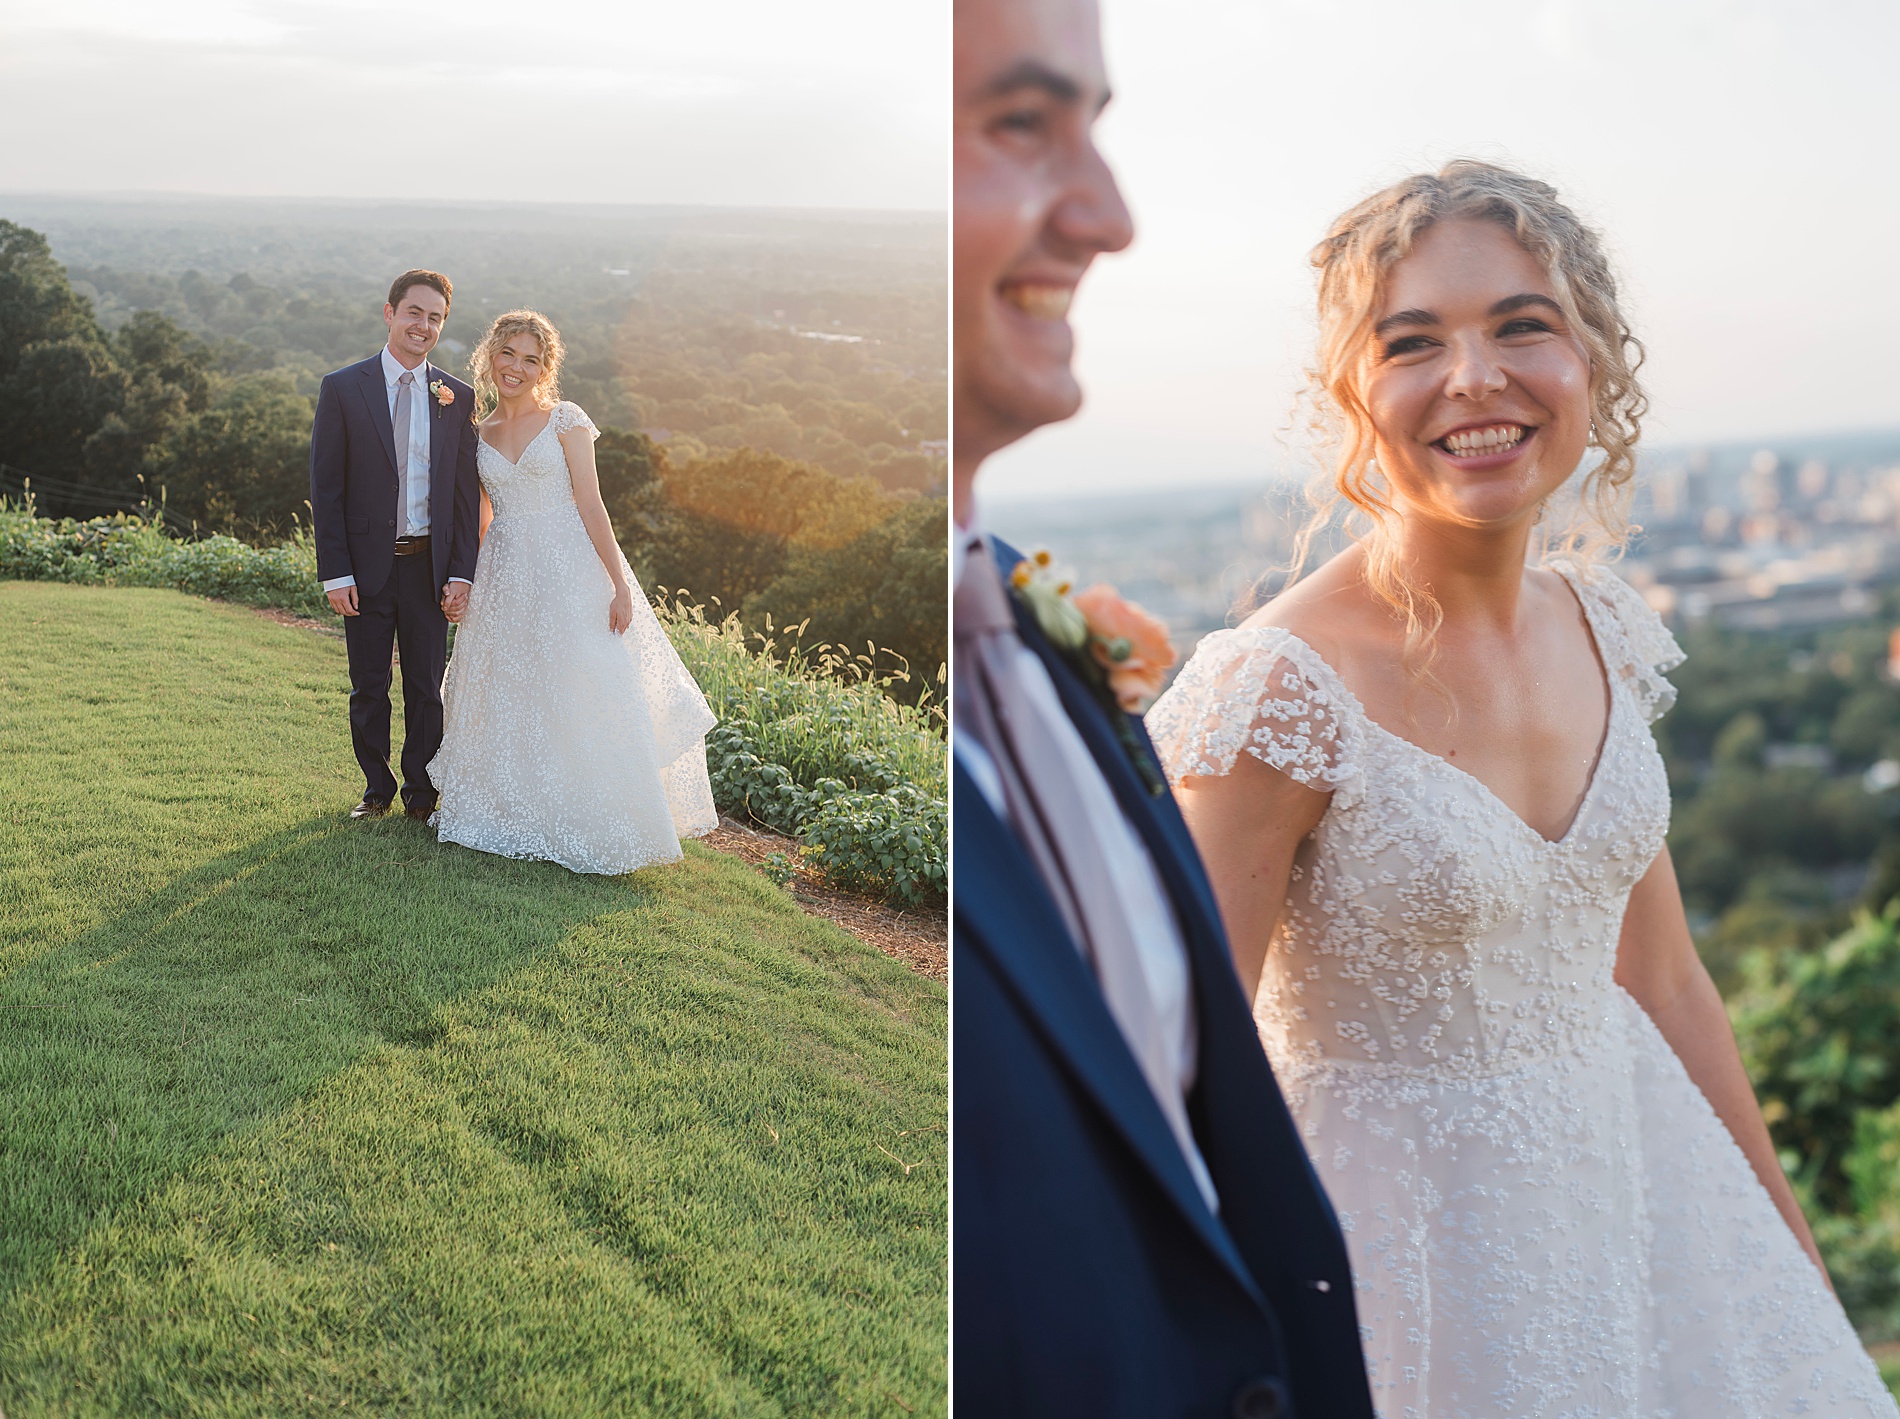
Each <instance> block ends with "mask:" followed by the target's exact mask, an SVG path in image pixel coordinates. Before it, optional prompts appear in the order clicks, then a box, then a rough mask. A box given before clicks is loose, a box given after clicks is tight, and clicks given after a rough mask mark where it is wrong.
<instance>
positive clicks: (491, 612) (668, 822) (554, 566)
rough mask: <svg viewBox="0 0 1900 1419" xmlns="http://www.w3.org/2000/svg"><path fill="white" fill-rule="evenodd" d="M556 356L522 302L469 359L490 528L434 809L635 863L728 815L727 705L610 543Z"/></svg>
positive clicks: (607, 866)
mask: <svg viewBox="0 0 1900 1419" xmlns="http://www.w3.org/2000/svg"><path fill="white" fill-rule="evenodd" d="M561 355H562V347H561V337H560V335H559V333H557V332H556V330H555V329H554V326H553V325H552V324H550V323H549V322H548V320H547V319H546V318H545V317H544V316H541V315H539V314H537V313H535V312H534V311H531V310H517V311H511V312H509V313H508V314H507V315H503V316H500V317H498V318H497V319H496V321H495V323H494V325H493V326H492V327H490V329H489V331H488V333H487V334H486V335H485V336H483V337H482V341H481V343H480V344H479V345H478V346H477V347H476V349H475V353H474V354H473V355H472V356H471V357H470V361H469V366H470V371H471V373H472V374H473V375H474V379H475V387H476V391H477V395H478V397H479V399H480V400H481V402H482V403H483V404H485V405H492V406H493V412H492V413H491V414H489V416H488V417H487V418H486V419H484V420H483V421H482V423H481V425H480V433H481V443H480V447H479V448H478V449H477V452H476V458H477V462H476V467H477V469H478V471H479V473H480V475H481V482H482V522H483V526H484V531H483V536H482V545H481V556H480V559H479V561H478V562H477V564H476V568H475V581H474V585H473V586H472V587H470V589H469V591H468V594H467V605H466V608H465V609H464V610H463V611H462V613H461V616H460V619H459V622H458V626H457V630H456V637H455V656H454V659H453V660H451V661H450V662H449V670H448V677H447V679H446V680H445V681H444V683H443V691H442V695H443V731H442V748H441V751H440V753H438V754H437V756H436V758H435V759H434V761H433V762H432V763H431V764H430V765H429V777H430V780H431V782H433V783H435V784H436V785H437V786H438V788H440V790H441V799H440V802H439V805H438V807H437V809H436V814H435V816H434V817H433V818H432V819H431V820H430V822H431V823H432V824H434V826H435V828H436V830H437V835H438V836H439V837H440V839H441V840H442V841H444V842H455V843H461V844H462V845H463V846H465V847H472V848H477V849H479V850H481V851H483V852H493V853H499V854H501V855H502V856H504V857H532V858H544V859H546V860H548V861H550V862H558V863H560V864H561V865H562V866H564V867H567V868H570V869H572V870H573V871H575V872H606V873H619V872H631V871H633V870H634V869H635V868H638V867H645V866H647V865H649V864H651V863H656V862H672V861H675V860H677V859H678V858H679V857H680V855H681V853H680V839H681V838H683V837H698V836H700V835H701V834H703V833H707V832H710V831H711V830H712V829H713V828H714V827H715V826H717V824H718V821H719V819H718V814H717V813H716V812H715V811H714V808H713V801H712V789H711V786H710V785H709V784H708V782H707V776H706V743H705V739H706V733H707V731H708V730H710V729H711V728H712V726H713V723H714V720H713V715H712V712H711V710H709V709H708V708H707V707H706V701H705V698H704V697H703V696H702V695H701V694H700V692H699V687H698V686H697V685H696V684H694V682H693V678H692V676H691V675H690V674H688V673H687V670H686V667H685V665H684V664H682V663H681V661H680V658H679V655H678V653H677V652H675V651H674V649H673V646H672V643H671V642H670V641H668V640H667V638H666V633H665V632H664V631H663V630H662V629H661V628H660V623H659V620H658V618H657V617H656V616H655V615H654V614H653V608H652V607H650V606H649V605H648V604H647V600H646V597H645V596H644V595H643V594H642V593H641V591H640V587H639V585H638V583H636V582H635V581H634V578H633V573H632V571H631V570H630V569H629V568H628V566H627V561H626V558H625V557H623V556H622V555H621V553H620V548H619V546H618V545H617V544H616V543H615V541H614V535H613V528H612V526H611V525H610V524H609V522H608V520H607V509H606V508H605V506H604V505H603V504H602V502H601V497H600V479H599V475H598V473H597V472H596V470H595V467H594V440H595V439H596V438H598V437H599V436H600V431H599V430H598V429H596V428H595V427H594V425H593V422H592V421H591V420H590V419H588V417H587V415H586V414H584V413H582V412H581V410H580V408H579V406H577V405H574V404H568V403H564V402H561V401H560V382H559V381H560V368H561ZM491 517H492V521H491ZM445 609H453V608H445Z"/></svg>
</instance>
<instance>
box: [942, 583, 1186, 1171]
mask: <svg viewBox="0 0 1900 1419" xmlns="http://www.w3.org/2000/svg"><path fill="white" fill-rule="evenodd" d="M954 610H955V615H954V620H953V638H952V639H953V651H954V654H955V657H956V664H955V666H954V679H953V682H952V683H953V689H954V694H955V708H956V712H957V727H958V728H959V729H961V730H965V731H967V732H969V733H970V734H971V735H972V736H973V737H974V738H975V739H976V741H977V742H978V743H979V744H981V745H982V746H983V747H984V749H986V750H987V751H988V752H989V755H990V757H991V758H992V759H993V760H994V761H995V763H996V771H997V775H998V777H999V778H1000V779H1001V780H1002V783H1003V801H1004V804H1005V807H1006V810H1007V812H1008V815H1009V820H1010V823H1011V825H1012V826H1013V827H1014V828H1015V829H1016V831H1017V834H1018V835H1019V836H1020V837H1021V838H1022V840H1023V844H1024V846H1026V847H1027V848H1028V849H1029V856H1030V859H1031V860H1032V861H1033V862H1034V863H1035V866H1036V869H1037V871H1038V872H1039V873H1040V874H1041V876H1042V880H1043V882H1044V883H1045V884H1046V885H1047V886H1048V888H1049V893H1050V895H1051V896H1052V897H1054V898H1055V903H1056V906H1057V908H1058V909H1059V910H1060V911H1061V913H1062V916H1063V918H1064V920H1065V921H1067V923H1068V926H1069V931H1070V934H1071V935H1072V936H1073V937H1074V938H1075V941H1076V943H1077V944H1078V945H1079V946H1080V947H1081V948H1082V952H1083V954H1084V956H1086V957H1087V959H1088V961H1089V964H1090V965H1091V966H1093V967H1094V971H1095V977H1096V979H1097V980H1098V981H1100V982H1101V986H1102V994H1103V996H1104V997H1106V999H1107V1001H1108V1010H1109V1014H1111V1015H1113V1016H1114V1017H1115V1023H1116V1024H1117V1025H1119V1026H1120V1027H1121V1032H1122V1036H1123V1038H1125V1039H1126V1040H1127V1041H1128V1048H1129V1049H1130V1051H1132V1052H1133V1054H1134V1056H1135V1062H1136V1063H1137V1064H1139V1065H1140V1066H1141V1072H1142V1074H1143V1075H1144V1076H1145V1077H1146V1078H1147V1080H1148V1087H1149V1089H1150V1090H1151V1091H1152V1092H1153V1094H1154V1096H1155V1101H1156V1102H1157V1103H1159V1104H1160V1105H1161V1112H1162V1113H1163V1114H1164V1115H1165V1116H1166V1117H1167V1120H1168V1126H1169V1127H1170V1128H1171V1129H1172V1130H1173V1131H1174V1136H1175V1138H1176V1140H1177V1141H1178V1142H1179V1143H1180V1145H1181V1151H1182V1154H1183V1156H1184V1157H1186V1158H1198V1157H1199V1152H1198V1150H1197V1149H1196V1147H1195V1144H1194V1130H1193V1127H1192V1126H1191V1125H1190V1124H1189V1122H1188V1116H1187V1105H1186V1103H1185V1102H1184V1101H1183V1100H1182V1097H1181V1078H1180V1075H1179V1073H1178V1070H1177V1066H1176V1063H1175V1061H1174V1060H1173V1058H1172V1057H1171V1055H1170V1052H1169V1049H1168V1042H1167V1037H1166V1033H1165V1031H1164V1030H1163V1029H1162V1025H1161V1017H1160V1014H1159V1012H1157V1011H1156V1009H1155V1005H1154V997H1153V995H1152V994H1151V993H1150V992H1149V989H1148V977H1147V976H1146V975H1145V974H1144V973H1143V971H1142V968H1141V953H1140V947H1139V946H1138V945H1137V943H1136V941H1135V938H1134V933H1133V932H1132V931H1131V930H1130V929H1129V925H1128V918H1127V915H1126V914H1125V912H1124V911H1123V909H1122V903H1121V897H1120V895H1119V893H1117V892H1116V890H1115V885H1114V882H1113V880H1112V878H1111V875H1110V872H1109V866H1108V859H1107V858H1106V857H1105V856H1104V855H1103V852H1102V847H1101V843H1100V841H1099V840H1098V839H1097V837H1096V836H1095V834H1094V833H1093V832H1092V831H1090V825H1089V822H1088V810H1087V808H1086V807H1085V806H1084V800H1083V798H1082V795H1081V793H1080V792H1079V791H1078V790H1077V788H1076V785H1075V782H1074V780H1073V779H1072V778H1071V777H1070V776H1069V772H1068V767H1067V765H1068V758H1067V756H1066V755H1065V754H1064V752H1063V749H1062V746H1061V744H1059V743H1058V742H1057V740H1056V737H1055V734H1054V732H1053V731H1052V730H1051V729H1050V728H1049V726H1048V725H1047V724H1045V723H1044V722H1043V718H1042V716H1041V715H1040V714H1039V713H1037V711H1036V705H1035V702H1034V701H1033V700H1031V699H1030V697H1029V695H1028V692H1027V691H1026V690H1025V689H1024V687H1023V683H1022V671H1021V660H1020V657H1021V655H1022V653H1023V643H1022V639H1021V637H1019V636H1018V635H1017V633H1016V619H1015V616H1014V615H1013V614H1012V613H1011V611H1010V606H1009V594H1008V592H1006V591H1005V590H1004V589H1003V581H1002V576H1001V574H1000V573H999V572H998V571H997V568H996V559H995V558H994V557H992V556H991V555H990V552H989V549H988V547H986V546H978V547H977V548H976V549H975V550H974V551H973V552H972V553H971V554H970V556H969V558H968V559H967V560H966V561H965V563H964V566H963V574H962V576H960V577H959V578H958V580H957V591H956V600H955V607H954ZM1192 1170H1193V1169H1192V1165H1191V1164H1190V1171H1192ZM1198 1182H1199V1179H1198V1178H1197V1183H1198ZM1209 1203H1210V1205H1212V1203H1213V1199H1211V1198H1210V1199H1209Z"/></svg>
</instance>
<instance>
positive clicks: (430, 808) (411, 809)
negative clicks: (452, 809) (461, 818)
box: [402, 798, 436, 823]
mask: <svg viewBox="0 0 1900 1419" xmlns="http://www.w3.org/2000/svg"><path fill="white" fill-rule="evenodd" d="M435 803H436V801H435V799H433V798H416V799H411V800H410V801H409V802H408V803H405V804H403V806H402V811H403V812H405V813H407V814H408V815H409V816H410V817H411V818H414V819H415V820H416V821H417V822H418V823H427V822H428V821H429V818H430V816H431V815H432V814H434V812H435Z"/></svg>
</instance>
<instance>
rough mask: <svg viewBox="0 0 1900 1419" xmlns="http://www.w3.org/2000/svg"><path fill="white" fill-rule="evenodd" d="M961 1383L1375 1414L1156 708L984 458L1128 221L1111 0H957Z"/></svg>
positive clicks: (1051, 375) (1203, 1411)
mask: <svg viewBox="0 0 1900 1419" xmlns="http://www.w3.org/2000/svg"><path fill="white" fill-rule="evenodd" d="M955 15H956V18H955V65H954V70H953V74H954V80H953V82H954V103H955V120H954V154H955V177H956V194H955V208H956V216H955V235H954V247H955V266H956V272H955V292H956V294H955V298H954V318H955V329H956V337H955V338H956V344H955V351H956V353H955V375H954V386H955V389H954V392H955V410H956V442H955V456H956V465H955V486H954V493H955V500H956V502H955V512H956V519H957V525H958V529H959V530H958V533H957V549H956V556H955V557H954V558H953V562H954V564H955V566H956V569H957V570H956V577H957V583H956V598H955V614H954V640H955V656H956V660H955V695H956V701H955V711H956V729H955V737H954V743H955V783H956V788H955V798H954V803H955V825H954V829H953V831H954V842H955V844H956V849H955V851H956V867H955V871H956V879H955V928H954V937H953V942H954V945H953V948H952V949H953V961H954V964H953V967H952V969H953V973H954V974H953V979H954V980H955V992H956V1010H955V1013H954V1017H953V1026H952V1029H953V1055H952V1058H953V1059H954V1061H955V1072H954V1079H953V1094H952V1097H953V1099H954V1101H955V1118H954V1120H953V1126H952V1136H953V1138H954V1139H955V1154H954V1157H955V1175H954V1184H953V1185H954V1197H955V1206H956V1230H955V1244H954V1252H953V1256H952V1263H951V1264H952V1273H953V1276H954V1287H953V1294H954V1296H955V1316H954V1319H953V1329H952V1334H953V1336H954V1353H953V1356H952V1366H953V1370H952V1385H953V1393H954V1395H955V1397H956V1401H957V1405H958V1409H959V1412H962V1413H968V1414H981V1415H984V1416H986V1419H990V1416H1016V1415H1020V1416H1023V1419H1029V1416H1039V1419H1047V1416H1068V1415H1074V1416H1077V1419H1080V1417H1081V1416H1089V1419H1103V1416H1128V1419H1136V1416H1140V1417H1141V1419H1148V1416H1157V1419H1158V1416H1185V1415H1196V1416H1201V1415H1205V1416H1228V1415H1232V1416H1236V1419H1282V1417H1283V1416H1290V1415H1302V1416H1305V1417H1306V1419H1370V1416H1371V1414H1372V1404H1371V1399H1370V1396H1369V1395H1368V1393H1367V1386H1366V1378H1365V1372H1364V1368H1363V1363H1362V1360H1361V1358H1360V1347H1359V1334H1358V1328H1357V1321H1356V1318H1355V1314H1354V1309H1353V1298H1352V1282H1351V1276H1350V1274H1349V1272H1348V1269H1347V1261H1346V1250H1345V1245H1344V1242H1343V1241H1342V1239H1341V1236H1340V1232H1339V1225H1338V1223H1337V1222H1336V1221H1335V1219H1334V1216H1333V1213H1332V1210H1331V1208H1330V1206H1329V1205H1328V1204H1327V1201H1326V1198H1325V1196H1324V1194H1323V1193H1322V1192H1321V1190H1320V1186H1319V1183H1318V1181H1317V1179H1316V1178H1315V1177H1314V1174H1313V1170H1312V1168H1311V1167H1310V1166H1309V1165H1308V1163H1307V1158H1306V1153H1305V1151H1304V1149H1303V1148H1302V1146H1301V1143H1300V1140H1299V1138H1298V1136H1297V1135H1296V1133H1295V1131H1294V1127H1293V1123H1292V1120H1291V1117H1290V1116H1289V1114H1288V1112H1287V1108H1286V1105H1285V1103H1284V1102H1283V1101H1282V1099H1281V1097H1280V1093H1279V1090H1278V1088H1277V1087H1276V1086H1275V1083H1274V1079H1273V1075H1272V1073H1271V1071H1270V1070H1269V1069H1268V1066H1267V1062H1266V1057H1265V1055H1264V1054H1263V1052H1262V1050H1261V1047H1260V1043H1259V1040H1258V1038H1257V1037H1256V1035H1255V1033H1254V1028H1253V1021H1252V1019H1251V1016H1250V1013H1249V1011H1248V1009H1247V1005H1246V1002H1245V1001H1244V1000H1243V998H1242V996H1241V990H1240V986H1239V983H1238V981H1237V979H1236V977H1235V975H1234V970H1233V967H1232V964H1231V962H1230V960H1229V957H1228V953H1227V943H1226V938H1225V936H1224V935H1223V933H1222V929H1221V924H1220V919H1219V917H1218V915H1217V914H1216V910H1215V905H1214V898H1213V894H1212V892H1211V891H1210V890H1209V888H1208V885H1207V879H1206V877H1205V875H1204V873H1203V871H1202V868H1201V864H1200V860H1199V858H1198V857H1197V856H1196V854H1195V851H1194V846H1193V844H1192V842H1191V841H1190V840H1189V838H1188V834H1187V829H1186V827H1185V825H1184V824H1183V823H1182V820H1181V815H1180V813H1179V811H1178V810H1177V809H1176V807H1175V804H1174V800H1173V799H1172V798H1171V797H1169V795H1168V792H1167V789H1166V787H1165V784H1164V783H1163V781H1162V780H1161V778H1160V776H1159V774H1158V772H1157V770H1156V767H1155V763H1154V755H1153V750H1152V748H1151V746H1150V745H1149V743H1148V738H1147V735H1146V734H1145V733H1144V732H1143V730H1142V728H1141V722H1140V720H1139V719H1136V718H1133V717H1131V716H1127V715H1124V714H1122V713H1121V711H1120V710H1118V709H1115V708H1111V707H1110V706H1109V705H1107V704H1105V703H1104V702H1103V701H1102V700H1101V699H1099V698H1098V693H1097V691H1096V690H1095V689H1094V688H1093V687H1092V686H1091V684H1090V683H1089V682H1088V679H1086V678H1085V672H1082V673H1079V671H1078V666H1077V665H1076V663H1075V662H1074V661H1073V660H1071V659H1070V658H1069V655H1068V653H1065V652H1064V651H1062V650H1059V649H1058V648H1057V647H1056V646H1055V645H1054V644H1053V643H1052V642H1051V641H1050V639H1049V638H1048V637H1047V636H1046V635H1045V634H1044V633H1043V631H1042V630H1041V629H1039V625H1038V622H1037V620H1036V619H1035V617H1034V616H1032V615H1030V614H1027V612H1026V610H1025V605H1024V602H1023V600H1022V599H1021V597H1020V596H1019V595H1017V594H1014V593H1012V592H1011V591H1009V590H1007V589H1006V588H1007V587H1008V585H1009V581H1008V573H1009V571H1010V570H1011V569H1012V568H1013V567H1014V565H1015V563H1016V560H1017V557H1016V554H1015V552H1014V551H1013V550H1012V549H1010V548H1007V547H1005V546H1003V545H1002V544H1000V543H997V542H995V541H993V540H992V539H990V538H988V537H986V536H985V535H983V533H982V532H981V529H980V523H979V521H978V517H977V509H976V504H975V501H974V484H975V478H976V472H977V467H978V465H979V464H980V463H981V462H982V460H983V459H984V458H985V457H987V456H988V455H989V454H991V453H994V452H995V451H997V450H998V449H1000V448H1003V447H1004V446H1006V445H1008V444H1010V443H1012V442H1014V441H1015V440H1017V439H1019V438H1021V437H1022V436H1023V435H1024V434H1026V433H1028V432H1029V431H1030V430H1032V429H1034V428H1036V427H1037V426H1038V425H1042V424H1047V423H1051V422H1054V421H1057V420H1060V419H1065V418H1068V417H1069V416H1070V415H1071V414H1073V413H1074V412H1075V411H1076V409H1077V408H1078V407H1079V405H1080V402H1081V392H1080V390H1079V389H1078V388H1077V386H1076V383H1075V379H1074V376H1073V374H1072V373H1071V371H1070V368H1069V360H1070V351H1071V337H1070V331H1069V326H1068V323H1067V320H1066V318H1065V317H1066V314H1067V311H1068V307H1069V300H1070V297H1071V295H1072V294H1073V292H1074V290H1075V287H1076V284H1077V282H1078V281H1079V280H1080V279H1081V277H1082V274H1083V273H1084V271H1086V269H1087V268H1088V266H1089V263H1090V262H1091V261H1092V260H1093V259H1094V257H1095V256H1096V255H1097V254H1098V253H1100V252H1105V251H1116V250H1119V249H1120V248H1122V247H1124V246H1126V245H1127V244H1128V242H1129V241H1130V239H1131V238H1132V236H1133V230H1132V228H1131V225H1130V222H1129V217H1128V212H1127V209H1126V208H1125V207H1123V205H1122V200H1121V195H1120V193H1119V192H1118V191H1117V190H1116V186H1115V180H1114V177H1113V176H1112V175H1111V174H1110V172H1109V170H1108V168H1107V166H1106V165H1105V164H1104V162H1103V161H1102V158H1101V155H1100V153H1098V152H1097V150H1096V148H1095V146H1094V141H1093V138H1092V134H1091V130H1092V127H1093V124H1094V121H1095V118H1096V115H1097V114H1098V113H1099V112H1100V110H1101V107H1102V105H1103V103H1104V102H1106V100H1107V97H1108V90H1107V83H1106V78H1105V75H1104V73H1103V65H1102V56H1101V48H1100V42H1099V39H1098V34H1097V22H1096V14H1095V8H1094V4H1093V0H956V10H955Z"/></svg>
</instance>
